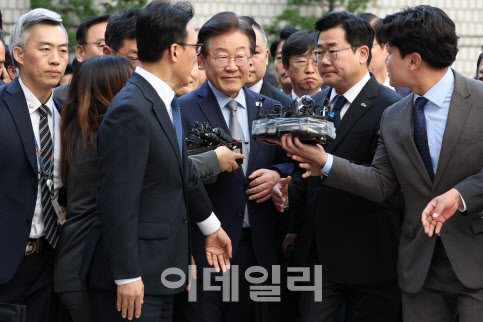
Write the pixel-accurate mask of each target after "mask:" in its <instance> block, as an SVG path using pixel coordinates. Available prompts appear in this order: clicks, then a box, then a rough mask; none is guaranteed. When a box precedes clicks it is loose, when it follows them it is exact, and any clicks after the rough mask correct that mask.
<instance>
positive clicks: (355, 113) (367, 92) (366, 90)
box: [327, 77, 379, 153]
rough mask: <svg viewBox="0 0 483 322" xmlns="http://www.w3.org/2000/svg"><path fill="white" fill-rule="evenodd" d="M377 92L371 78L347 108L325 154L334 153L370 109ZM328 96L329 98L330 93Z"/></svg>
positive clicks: (377, 87)
mask: <svg viewBox="0 0 483 322" xmlns="http://www.w3.org/2000/svg"><path fill="white" fill-rule="evenodd" d="M378 92H379V84H378V83H377V81H376V80H375V78H373V77H371V78H370V79H369V81H368V82H367V83H366V85H365V86H364V87H363V88H362V90H361V91H360V93H359V95H357V97H356V98H355V99H354V101H353V102H352V104H351V105H350V106H349V109H348V110H347V112H346V113H345V115H344V117H343V118H342V121H341V122H340V124H339V127H338V128H337V131H336V137H335V140H334V141H332V142H330V143H329V146H328V147H327V152H329V153H331V152H332V151H334V150H335V148H336V147H337V146H338V145H339V143H340V142H341V141H342V140H343V139H344V137H345V136H346V134H347V133H348V132H349V131H350V129H351V128H352V127H353V126H354V124H355V123H356V122H357V121H358V120H359V119H360V118H361V117H362V116H363V115H364V114H365V113H366V112H367V111H369V110H370V109H371V107H372V106H373V104H374V100H375V98H376V97H377V93H378ZM328 95H329V97H330V93H329V94H328Z"/></svg>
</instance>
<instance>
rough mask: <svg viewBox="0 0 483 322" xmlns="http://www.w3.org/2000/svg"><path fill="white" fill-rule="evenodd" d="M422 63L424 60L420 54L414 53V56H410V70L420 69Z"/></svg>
mask: <svg viewBox="0 0 483 322" xmlns="http://www.w3.org/2000/svg"><path fill="white" fill-rule="evenodd" d="M422 62H423V59H422V58H421V55H420V54H418V53H412V54H410V55H409V69H410V70H415V69H418V68H419V66H421V63H422Z"/></svg>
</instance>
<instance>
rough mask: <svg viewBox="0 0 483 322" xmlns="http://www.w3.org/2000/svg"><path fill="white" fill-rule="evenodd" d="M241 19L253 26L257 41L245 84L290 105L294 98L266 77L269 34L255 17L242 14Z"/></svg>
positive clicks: (257, 91)
mask: <svg viewBox="0 0 483 322" xmlns="http://www.w3.org/2000/svg"><path fill="white" fill-rule="evenodd" d="M239 19H241V20H244V21H246V22H247V23H249V24H250V26H252V28H253V31H254V32H255V36H256V41H257V42H256V47H255V53H253V55H252V58H251V59H250V69H249V70H248V81H247V83H246V84H245V86H246V87H248V89H250V90H252V91H254V92H255V93H259V94H262V95H264V96H266V97H269V98H270V99H272V100H275V101H278V102H280V103H281V104H282V106H289V105H290V104H292V102H293V101H294V100H293V99H292V98H291V97H290V96H288V95H285V93H284V92H282V91H281V90H279V89H278V88H276V87H275V86H273V85H272V84H270V82H268V81H266V80H265V79H264V76H265V74H266V72H267V66H268V55H269V53H270V50H269V49H268V48H267V35H266V34H265V31H264V30H263V28H262V26H260V25H259V24H258V23H257V22H256V21H255V19H253V17H249V16H242V17H240V18H239Z"/></svg>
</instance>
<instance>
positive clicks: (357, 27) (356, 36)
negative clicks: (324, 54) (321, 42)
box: [315, 11, 374, 66]
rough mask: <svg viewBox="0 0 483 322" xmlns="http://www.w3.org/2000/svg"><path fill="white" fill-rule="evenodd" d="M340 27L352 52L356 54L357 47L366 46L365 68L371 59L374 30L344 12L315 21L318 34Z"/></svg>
mask: <svg viewBox="0 0 483 322" xmlns="http://www.w3.org/2000/svg"><path fill="white" fill-rule="evenodd" d="M337 27H340V28H342V29H344V30H345V40H346V41H347V42H348V43H349V44H350V45H351V46H352V51H353V52H356V50H357V48H358V47H361V46H367V47H368V48H369V56H368V57H367V66H369V64H370V63H371V59H372V53H371V51H372V43H373V42H374V29H373V28H372V26H371V25H370V24H369V22H367V21H366V20H364V19H362V18H359V17H357V16H356V15H354V14H352V13H348V12H344V11H334V12H331V13H329V14H326V15H325V16H323V17H321V18H319V19H317V21H316V22H315V30H317V31H318V32H319V34H320V32H321V31H326V30H329V29H332V28H337Z"/></svg>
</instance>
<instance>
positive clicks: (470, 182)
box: [455, 169, 483, 215]
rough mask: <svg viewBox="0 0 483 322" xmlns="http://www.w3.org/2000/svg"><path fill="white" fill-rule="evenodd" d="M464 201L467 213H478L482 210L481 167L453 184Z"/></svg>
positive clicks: (482, 174)
mask: <svg viewBox="0 0 483 322" xmlns="http://www.w3.org/2000/svg"><path fill="white" fill-rule="evenodd" d="M455 189H456V190H458V192H459V193H460V195H461V197H462V198H463V200H464V201H465V203H466V211H467V213H468V214H469V215H475V214H478V213H479V212H481V211H482V210H483V169H481V170H480V171H478V172H477V173H476V174H474V175H472V176H470V177H468V178H466V179H465V180H463V181H461V182H460V183H458V184H456V185H455Z"/></svg>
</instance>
